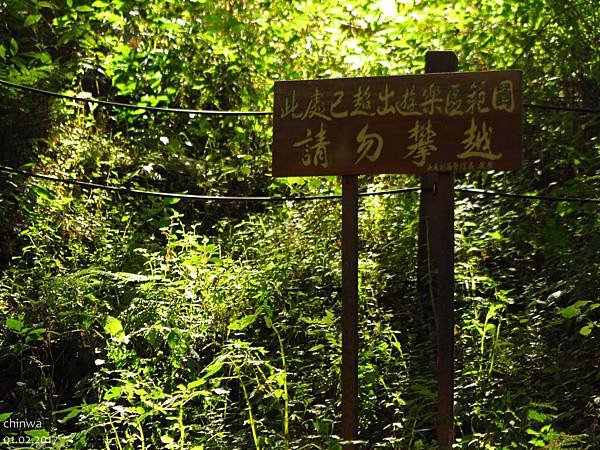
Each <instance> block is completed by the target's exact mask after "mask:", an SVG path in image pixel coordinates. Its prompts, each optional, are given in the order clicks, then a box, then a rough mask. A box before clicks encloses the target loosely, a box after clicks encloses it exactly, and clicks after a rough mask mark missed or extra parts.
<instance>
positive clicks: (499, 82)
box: [273, 52, 522, 449]
mask: <svg viewBox="0 0 600 450" xmlns="http://www.w3.org/2000/svg"><path fill="white" fill-rule="evenodd" d="M426 66H427V73H426V74H424V75H406V76H391V77H370V78H343V79H329V80H327V79H325V80H298V81H280V82H276V83H275V89H274V91H275V98H274V104H273V176H276V177H281V176H283V177H285V176H323V175H341V176H342V269H343V270H342V383H341V384H342V424H341V435H342V436H341V437H342V439H343V440H344V441H346V442H347V443H346V444H344V448H345V449H350V448H354V444H353V443H351V442H348V441H353V440H357V438H358V187H357V175H360V174H382V173H421V174H425V175H424V176H423V179H422V187H425V188H426V189H424V190H423V192H422V197H421V209H420V213H419V214H420V219H421V221H420V227H419V250H418V251H419V255H418V261H419V270H418V272H419V277H420V279H421V278H423V277H422V275H423V272H424V268H425V267H434V268H435V269H434V271H435V273H436V276H435V277H434V280H433V281H434V283H433V286H434V287H435V289H434V290H435V292H436V295H435V298H436V299H437V308H436V309H437V320H436V323H437V335H438V382H439V383H438V414H437V422H438V426H437V436H438V442H439V445H440V446H441V447H442V448H444V447H445V448H450V447H451V445H452V442H453V440H454V431H453V402H454V398H453V351H454V338H453V323H454V322H453V320H454V319H453V317H454V304H453V301H454V300H453V299H454V236H453V235H454V204H453V201H454V200H453V199H454V195H453V189H454V188H453V184H454V172H457V171H458V172H461V171H462V172H466V171H476V170H513V169H518V168H519V167H520V166H521V159H522V158H521V156H522V155H521V121H522V118H521V114H522V99H521V91H522V88H521V83H522V82H521V79H522V75H521V72H520V71H516V70H511V71H491V72H455V71H456V68H457V59H456V55H455V54H454V53H452V52H428V53H427V55H426ZM424 242H426V243H427V244H429V245H426V244H425V243H424ZM427 275H428V276H430V275H431V274H430V273H427ZM422 291H423V289H421V293H422Z"/></svg>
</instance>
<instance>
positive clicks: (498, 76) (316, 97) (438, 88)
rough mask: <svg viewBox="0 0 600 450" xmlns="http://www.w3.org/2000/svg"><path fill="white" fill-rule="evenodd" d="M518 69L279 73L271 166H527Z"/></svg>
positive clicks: (355, 170) (328, 171)
mask: <svg viewBox="0 0 600 450" xmlns="http://www.w3.org/2000/svg"><path fill="white" fill-rule="evenodd" d="M521 79H522V75H521V72H520V71H517V70H511V71H490V72H452V73H435V74H425V75H406V76H393V77H375V78H343V79H326V80H301V81H281V82H276V83H275V100H274V109H273V114H274V117H273V176H303V175H307V176H309V175H314V176H319V175H358V174H380V173H422V172H448V171H454V172H456V171H458V172H464V171H473V170H512V169H517V168H519V167H520V166H521V159H522V155H521V133H522V125H521V123H522V117H521V116H522V109H523V108H522V95H521V92H522V87H521V85H522V81H521Z"/></svg>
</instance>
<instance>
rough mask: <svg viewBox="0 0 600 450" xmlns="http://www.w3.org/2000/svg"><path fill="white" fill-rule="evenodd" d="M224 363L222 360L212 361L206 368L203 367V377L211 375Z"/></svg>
mask: <svg viewBox="0 0 600 450" xmlns="http://www.w3.org/2000/svg"><path fill="white" fill-rule="evenodd" d="M224 365H225V363H224V362H222V361H215V362H214V363H212V364H210V365H209V366H208V367H207V368H206V369H204V370H205V371H206V374H205V375H204V378H210V377H212V376H213V375H214V374H215V373H217V372H218V371H219V370H221V368H222V367H223V366H224Z"/></svg>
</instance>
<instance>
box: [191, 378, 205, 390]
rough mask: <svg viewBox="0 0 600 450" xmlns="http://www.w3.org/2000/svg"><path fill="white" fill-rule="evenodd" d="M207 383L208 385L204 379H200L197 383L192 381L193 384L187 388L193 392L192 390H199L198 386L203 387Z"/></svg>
mask: <svg viewBox="0 0 600 450" xmlns="http://www.w3.org/2000/svg"><path fill="white" fill-rule="evenodd" d="M205 383H206V380H204V379H202V378H199V379H197V380H195V381H192V382H190V383H188V385H187V388H188V389H190V390H192V389H195V388H197V387H198V386H202V385H203V384H205Z"/></svg>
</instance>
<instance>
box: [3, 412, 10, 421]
mask: <svg viewBox="0 0 600 450" xmlns="http://www.w3.org/2000/svg"><path fill="white" fill-rule="evenodd" d="M10 416H12V412H7V413H2V414H0V422H4V421H5V420H6V419H8V418H9V417H10Z"/></svg>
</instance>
